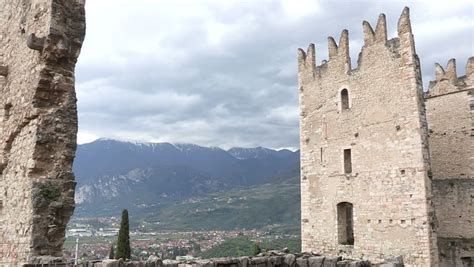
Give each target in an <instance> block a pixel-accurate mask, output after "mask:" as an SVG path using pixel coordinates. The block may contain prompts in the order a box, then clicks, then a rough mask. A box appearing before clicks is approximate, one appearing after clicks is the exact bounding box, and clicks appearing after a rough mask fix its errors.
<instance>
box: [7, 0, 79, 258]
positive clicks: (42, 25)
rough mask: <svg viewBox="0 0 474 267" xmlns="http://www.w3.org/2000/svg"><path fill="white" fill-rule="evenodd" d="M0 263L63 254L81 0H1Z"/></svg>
mask: <svg viewBox="0 0 474 267" xmlns="http://www.w3.org/2000/svg"><path fill="white" fill-rule="evenodd" d="M0 8H1V12H0V25H1V26H0V44H1V45H0V95H1V97H0V139H1V142H0V265H2V264H5V266H15V265H16V264H18V263H22V262H28V261H31V260H32V259H34V258H35V257H41V256H43V255H49V256H62V246H63V242H64V235H65V229H66V225H67V223H68V221H69V217H70V216H71V215H72V213H73V211H74V189H75V182H74V176H73V173H72V162H73V159H74V154H75V150H76V133H77V111H76V95H75V89H74V68H75V65H76V60H77V57H78V56H79V53H80V50H81V46H82V42H83V40H84V35H85V12H84V0H34V1H30V0H24V1H17V0H0Z"/></svg>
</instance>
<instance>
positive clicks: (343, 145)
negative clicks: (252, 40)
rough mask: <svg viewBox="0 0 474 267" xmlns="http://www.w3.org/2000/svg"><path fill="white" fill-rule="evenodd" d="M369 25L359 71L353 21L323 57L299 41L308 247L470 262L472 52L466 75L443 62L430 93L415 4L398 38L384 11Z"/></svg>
mask: <svg viewBox="0 0 474 267" xmlns="http://www.w3.org/2000/svg"><path fill="white" fill-rule="evenodd" d="M363 31H364V45H363V47H362V51H361V52H360V54H359V58H358V61H357V63H358V64H357V67H356V68H354V67H353V66H352V65H351V59H350V57H349V34H348V31H347V30H344V31H342V34H341V37H340V41H339V43H336V42H335V40H334V39H333V38H332V37H329V38H328V43H329V44H328V46H329V60H328V61H323V62H322V64H321V65H316V55H315V46H314V44H310V46H309V48H308V50H307V52H304V51H303V50H301V49H299V50H298V69H299V70H298V81H299V92H300V111H301V113H300V127H301V133H300V139H301V140H300V148H301V211H302V214H301V219H302V222H301V227H302V232H301V235H302V249H303V251H318V252H323V253H329V254H340V253H342V254H345V255H348V256H351V257H356V258H359V257H362V258H366V259H370V260H377V259H381V258H387V257H391V256H397V255H402V256H403V257H404V261H405V264H406V265H408V266H463V264H472V260H473V258H474V223H473V222H474V210H473V197H474V171H473V168H474V164H473V163H474V147H473V142H472V140H473V136H474V129H473V126H474V124H473V123H474V120H473V118H474V116H473V115H474V114H473V106H474V97H473V92H474V88H473V80H474V75H473V74H474V58H471V59H470V60H469V62H468V66H467V71H466V76H463V77H459V78H458V77H457V76H456V71H455V69H456V65H455V62H454V61H453V60H451V61H450V62H449V63H448V67H447V70H446V71H444V70H443V68H441V67H440V66H439V65H438V66H437V70H436V81H434V82H431V83H430V88H429V91H428V93H426V94H425V93H424V92H423V87H422V77H421V71H420V63H419V59H418V56H417V54H416V50H415V41H414V36H413V33H412V28H411V24H410V17H409V9H408V8H405V9H404V10H403V12H402V14H401V16H400V19H399V21H398V26H397V33H398V36H397V37H396V38H393V39H390V40H388V39H387V25H386V19H385V15H383V14H381V15H380V16H379V18H378V22H377V26H376V28H375V31H374V30H373V28H372V27H371V26H370V24H369V23H368V22H366V21H364V22H363ZM469 266H471V265H469Z"/></svg>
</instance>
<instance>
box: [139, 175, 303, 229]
mask: <svg viewBox="0 0 474 267" xmlns="http://www.w3.org/2000/svg"><path fill="white" fill-rule="evenodd" d="M299 195H300V192H299V185H297V184H284V183H282V184H265V185H261V186H255V187H252V188H240V189H232V190H230V191H225V192H220V193H215V194H211V195H208V196H205V197H199V198H194V199H192V200H191V201H190V200H188V201H184V202H181V203H178V204H173V205H170V206H168V207H166V208H163V209H162V210H160V212H158V213H156V214H153V215H149V216H148V217H147V218H146V219H145V221H148V222H153V221H159V222H160V225H159V226H158V228H159V229H172V230H199V229H215V230H217V229H220V230H232V229H243V228H246V229H253V228H256V229H275V230H283V231H285V232H287V231H291V232H293V231H296V232H298V230H299V225H300V196H299Z"/></svg>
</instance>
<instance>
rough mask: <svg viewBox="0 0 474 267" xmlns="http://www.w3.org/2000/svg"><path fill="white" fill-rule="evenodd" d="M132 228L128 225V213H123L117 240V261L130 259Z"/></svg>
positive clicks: (124, 211)
mask: <svg viewBox="0 0 474 267" xmlns="http://www.w3.org/2000/svg"><path fill="white" fill-rule="evenodd" d="M130 254H131V253H130V228H129V224H128V211H127V210H126V209H124V210H123V211H122V221H121V222H120V230H119V235H118V240H117V255H116V256H115V257H116V258H117V259H120V258H122V259H124V260H125V259H130Z"/></svg>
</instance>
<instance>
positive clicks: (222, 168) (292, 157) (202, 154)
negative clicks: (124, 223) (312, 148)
mask: <svg viewBox="0 0 474 267" xmlns="http://www.w3.org/2000/svg"><path fill="white" fill-rule="evenodd" d="M74 173H75V175H76V181H77V186H76V204H77V208H76V213H75V215H76V216H107V215H112V214H117V213H118V212H120V210H121V208H128V209H129V210H131V211H132V212H134V213H135V214H141V215H143V216H144V217H145V216H147V217H148V218H150V214H154V218H158V219H160V220H163V218H162V217H160V214H168V215H170V210H169V208H170V207H174V208H176V207H177V206H176V205H179V204H180V203H187V206H180V207H179V208H180V209H185V208H187V207H189V208H191V206H190V205H189V203H190V201H191V202H192V201H194V202H193V203H196V201H197V202H199V201H200V200H199V199H201V200H203V203H208V204H209V205H211V203H212V201H209V199H210V197H211V196H212V198H214V199H219V194H224V195H225V194H229V192H233V194H234V195H235V194H237V195H238V194H239V193H238V192H240V191H239V190H241V192H244V191H247V192H252V194H256V195H258V194H259V190H263V191H265V192H266V194H270V195H271V194H272V191H271V190H270V191H269V188H275V190H281V188H292V189H288V190H293V191H295V190H298V188H297V186H296V185H298V184H299V151H296V152H293V151H290V150H287V149H282V150H273V149H268V148H263V147H256V148H239V147H235V148H231V149H228V150H224V149H221V148H218V147H203V146H198V145H193V144H170V143H136V142H135V143H134V142H124V141H117V140H111V139H99V140H97V141H94V142H92V143H88V144H82V145H79V146H78V149H77V153H76V159H75V161H74ZM279 184H282V185H283V184H285V185H287V186H286V187H285V186H283V187H280V188H279V186H278V185H279ZM259 188H262V189H259ZM280 193H281V192H280ZM293 193H294V192H292V193H289V195H292V196H293V195H298V194H299V191H298V192H297V193H298V194H293ZM251 198H252V197H251V196H249V199H251ZM293 198H294V197H293ZM261 199H262V198H255V199H253V200H252V201H254V202H255V201H257V202H258V201H267V202H268V199H266V200H261ZM273 201H277V202H278V200H273ZM287 202H288V201H287ZM289 202H292V201H289ZM257 204H258V203H257ZM275 204H279V205H280V206H281V205H286V204H284V203H275ZM244 206H246V207H247V208H248V205H243V206H242V207H244ZM252 206H254V205H252ZM255 206H256V207H257V206H259V205H255ZM234 208H235V207H234ZM262 208H264V207H262ZM208 209H209V210H212V209H211V208H210V207H209V208H208ZM234 211H235V210H234ZM252 212H256V213H258V208H257V210H256V211H252ZM171 213H172V212H171ZM188 215H189V214H188ZM152 217H153V216H152ZM171 217H172V216H171ZM168 224H169V223H168ZM163 225H166V222H164V223H163ZM201 226H202V225H201ZM176 227H178V226H176ZM240 227H245V225H243V226H240ZM178 228H179V227H178Z"/></svg>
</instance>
